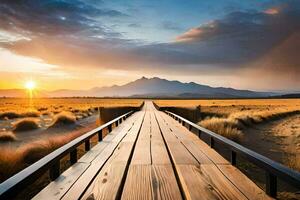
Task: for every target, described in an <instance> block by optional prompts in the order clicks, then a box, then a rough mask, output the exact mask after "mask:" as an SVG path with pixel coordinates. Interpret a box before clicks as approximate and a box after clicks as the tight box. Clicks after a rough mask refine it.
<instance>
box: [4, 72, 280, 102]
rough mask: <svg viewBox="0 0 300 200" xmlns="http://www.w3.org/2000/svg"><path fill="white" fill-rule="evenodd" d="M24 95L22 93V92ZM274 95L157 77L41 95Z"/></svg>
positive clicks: (175, 96) (7, 92)
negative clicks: (123, 83)
mask: <svg viewBox="0 0 300 200" xmlns="http://www.w3.org/2000/svg"><path fill="white" fill-rule="evenodd" d="M21 91H22V90H21ZM21 91H19V90H18V91H9V90H5V91H1V90H0V96H7V97H11V96H14V95H16V96H18V97H19V96H23V95H24V91H23V93H22V92H21ZM272 95H275V93H270V92H255V91H250V90H237V89H234V88H225V87H210V86H207V85H201V84H197V83H194V82H189V83H183V82H179V81H169V80H166V79H161V78H158V77H154V78H145V77H142V78H140V79H137V80H135V81H132V82H129V83H127V84H125V85H121V86H118V85H114V86H111V87H95V88H92V89H89V90H56V91H52V92H47V91H40V92H39V96H43V97H73V96H74V97H75V96H77V97H79V96H91V97H142V98H144V97H168V98H255V97H269V96H272Z"/></svg>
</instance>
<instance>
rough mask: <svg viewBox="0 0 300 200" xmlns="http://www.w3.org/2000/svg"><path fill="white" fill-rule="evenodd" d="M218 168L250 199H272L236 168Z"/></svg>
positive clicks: (221, 166) (223, 166)
mask: <svg viewBox="0 0 300 200" xmlns="http://www.w3.org/2000/svg"><path fill="white" fill-rule="evenodd" d="M218 168H219V169H220V171H221V172H222V173H223V174H224V175H225V176H226V177H227V178H228V179H229V180H230V181H231V182H232V183H233V184H234V185H235V186H236V187H237V188H238V189H239V190H240V191H241V192H242V193H243V194H244V195H245V196H246V197H247V198H248V199H272V198H271V197H269V196H268V195H267V194H266V193H265V192H264V191H263V190H262V189H261V188H259V187H258V186H257V185H256V184H255V183H253V182H252V181H251V180H250V179H249V178H248V177H247V176H245V175H244V174H243V173H242V172H241V171H240V170H239V169H237V168H236V167H234V166H232V165H218Z"/></svg>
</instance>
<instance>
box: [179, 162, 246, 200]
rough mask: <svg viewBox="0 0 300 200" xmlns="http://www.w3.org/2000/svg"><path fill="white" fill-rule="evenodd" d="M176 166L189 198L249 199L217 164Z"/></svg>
mask: <svg viewBox="0 0 300 200" xmlns="http://www.w3.org/2000/svg"><path fill="white" fill-rule="evenodd" d="M176 168H177V170H178V173H179V178H180V180H181V184H182V186H183V190H184V193H185V195H186V198H187V199H209V200H210V199H228V200H234V199H237V200H240V199H247V198H246V197H245V196H244V195H243V194H242V193H241V192H240V191H239V190H238V189H237V188H236V187H235V186H234V185H233V184H232V183H231V182H230V181H229V180H228V179H227V178H226V177H225V176H224V175H223V174H222V173H221V172H220V171H219V170H218V169H217V167H216V166H215V165H198V166H195V165H177V166H176Z"/></svg>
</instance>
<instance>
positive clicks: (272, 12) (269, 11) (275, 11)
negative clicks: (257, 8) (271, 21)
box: [264, 8, 279, 15]
mask: <svg viewBox="0 0 300 200" xmlns="http://www.w3.org/2000/svg"><path fill="white" fill-rule="evenodd" d="M264 13H266V14H269V15H277V14H278V13H279V9H278V8H269V9H267V10H265V11H264Z"/></svg>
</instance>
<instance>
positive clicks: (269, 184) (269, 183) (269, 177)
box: [266, 171, 277, 198]
mask: <svg viewBox="0 0 300 200" xmlns="http://www.w3.org/2000/svg"><path fill="white" fill-rule="evenodd" d="M266 192H267V194H268V195H269V196H271V197H274V198H275V197H276V196H277V177H276V176H275V175H273V174H271V173H270V172H267V171H266Z"/></svg>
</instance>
